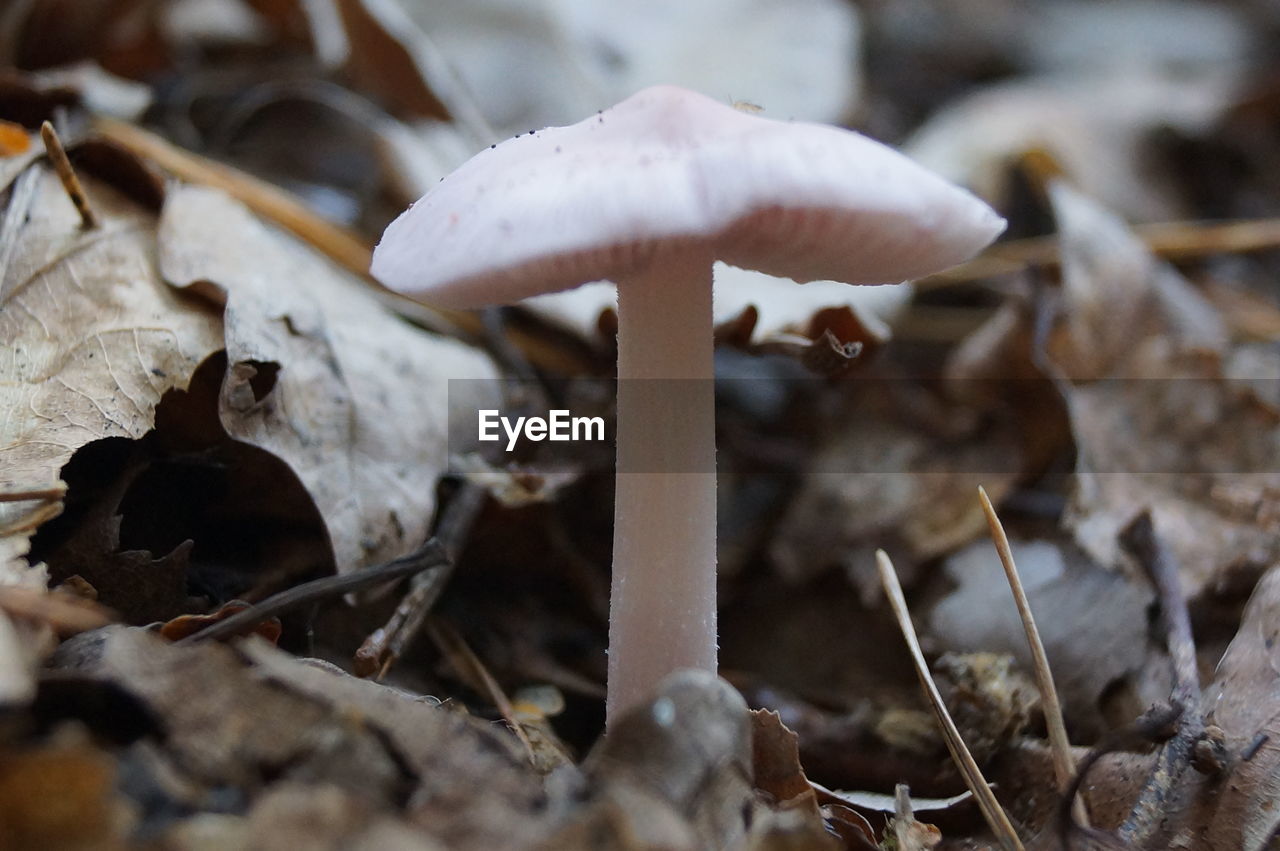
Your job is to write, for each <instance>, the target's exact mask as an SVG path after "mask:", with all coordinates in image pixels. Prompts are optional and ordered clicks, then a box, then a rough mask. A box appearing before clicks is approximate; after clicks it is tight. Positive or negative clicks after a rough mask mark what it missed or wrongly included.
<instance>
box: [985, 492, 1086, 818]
mask: <svg viewBox="0 0 1280 851" xmlns="http://www.w3.org/2000/svg"><path fill="white" fill-rule="evenodd" d="M978 500H979V501H980V502H981V503H982V511H983V513H984V514H986V516H987V525H988V526H989V527H991V540H992V541H994V542H995V545H996V553H997V554H999V556H1000V564H1001V565H1002V566H1003V567H1004V575H1005V578H1006V579H1008V580H1009V590H1010V591H1012V592H1013V602H1014V604H1015V605H1016V606H1017V607H1018V617H1020V618H1022V628H1023V630H1024V631H1025V632H1026V634H1027V646H1028V647H1030V648H1031V661H1032V667H1033V668H1034V669H1035V670H1034V674H1035V678H1036V688H1038V689H1039V691H1040V705H1041V707H1042V708H1043V710H1044V723H1045V728H1046V729H1047V730H1048V731H1049V752H1050V753H1051V754H1052V756H1053V774H1054V779H1055V780H1056V781H1057V783H1058V791H1059V792H1062V793H1063V794H1066V793H1067V792H1068V790H1070V788H1071V781H1072V779H1073V778H1074V777H1075V774H1076V762H1075V759H1074V758H1073V757H1072V756H1071V740H1070V739H1068V738H1067V728H1066V725H1065V724H1064V723H1063V720H1062V704H1061V703H1060V702H1059V701H1058V689H1057V687H1055V686H1054V684H1053V672H1052V671H1051V670H1050V669H1049V657H1048V656H1047V655H1045V652H1044V642H1042V641H1041V640H1040V631H1039V630H1038V629H1036V620H1035V617H1034V616H1032V614H1031V604H1030V603H1028V602H1027V592H1026V591H1025V590H1023V588H1022V578H1021V577H1020V576H1019V575H1018V567H1017V565H1016V564H1014V561H1013V551H1012V550H1011V549H1010V548H1009V537H1008V536H1007V535H1006V534H1005V532H1004V525H1003V524H1002V523H1001V522H1000V518H999V517H998V516H997V515H996V510H995V507H994V506H993V505H992V504H991V498H990V497H988V496H987V491H986V488H984V487H982V486H981V485H979V486H978ZM1072 806H1073V807H1074V813H1075V818H1076V822H1077V823H1078V824H1080V825H1082V826H1085V827H1087V826H1088V825H1089V820H1088V818H1089V817H1088V811H1087V810H1086V808H1085V803H1084V800H1083V799H1082V798H1081V797H1077V798H1076V800H1075V801H1074V802H1073V804H1072Z"/></svg>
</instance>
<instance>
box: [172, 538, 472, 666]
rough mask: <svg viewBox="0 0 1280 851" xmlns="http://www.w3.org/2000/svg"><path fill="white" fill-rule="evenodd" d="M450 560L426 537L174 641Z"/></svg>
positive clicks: (227, 630)
mask: <svg viewBox="0 0 1280 851" xmlns="http://www.w3.org/2000/svg"><path fill="white" fill-rule="evenodd" d="M448 563H449V556H448V554H447V553H446V551H445V548H444V547H443V546H441V544H440V542H439V541H438V540H436V539H435V538H432V539H431V540H429V541H427V542H426V544H424V545H423V546H421V547H419V548H418V549H417V550H416V551H414V552H412V553H409V554H408V555H404V556H401V557H400V558H397V559H392V560H391V561H389V562H386V563H385V564H380V565H377V566H375V567H366V568H364V569H363V570H357V571H354V572H352V573H344V574H341V575H339V576H326V577H324V578H323V579H316V580H314V581H312V582H304V583H303V584H301V585H295V586H294V587H293V588H289V589H287V590H285V591H281V592H280V593H279V594H273V595H271V596H270V597H268V598H267V599H265V600H263V601H262V602H261V603H257V604H255V605H253V606H250V607H249V608H247V609H245V610H244V611H241V612H236V613H235V614H234V615H232V616H231V617H229V618H225V619H224V620H220V621H218V622H217V623H215V624H212V625H210V626H209V627H207V628H206V629H203V630H201V631H200V632H197V633H194V634H192V635H188V636H187V637H186V638H183V639H181V640H179V641H176V642H174V643H175V644H194V643H196V642H199V641H209V640H211V639H217V638H225V637H227V636H230V635H236V634H238V633H241V632H243V631H245V630H247V629H251V628H253V627H255V626H257V625H258V624H260V623H262V622H263V621H265V620H268V619H270V618H273V617H276V616H277V615H280V614H283V613H284V612H287V611H290V610H292V609H296V608H299V607H301V606H306V605H309V604H311V603H315V602H318V601H320V600H324V599H328V598H329V597H336V596H339V595H342V594H348V593H351V592H352V591H359V590H361V589H363V588H368V587H370V586H371V585H380V584H382V583H384V582H392V581H394V580H396V579H402V578H404V577H406V576H412V575H414V574H416V573H421V572H422V571H424V570H428V569H430V568H433V567H440V566H442V565H445V564H448Z"/></svg>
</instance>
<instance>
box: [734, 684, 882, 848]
mask: <svg viewBox="0 0 1280 851" xmlns="http://www.w3.org/2000/svg"><path fill="white" fill-rule="evenodd" d="M751 761H752V768H753V775H754V777H755V785H756V788H757V789H759V790H760V791H761V792H764V793H765V794H766V795H768V796H769V798H770V801H769V803H770V804H771V805H772V807H773V808H774V813H775V814H776V815H778V816H785V817H786V818H785V819H775V820H774V821H773V823H769V824H767V825H766V824H761V823H759V822H758V821H756V820H753V822H752V834H753V836H752V843H753V844H752V845H751V847H752V848H753V849H756V851H765V849H770V848H775V847H776V848H779V849H783V848H787V847H793V846H790V845H788V844H787V843H793V842H797V841H798V840H799V839H801V838H802V837H804V838H806V839H807V841H808V842H809V843H810V844H809V845H808V846H805V847H811V848H813V847H816V848H821V847H823V846H825V845H830V846H832V847H833V848H834V847H837V846H836V843H835V841H834V836H832V835H831V834H829V833H827V831H826V828H825V827H824V825H823V815H824V813H823V810H822V808H821V807H819V806H818V792H817V790H816V789H815V787H814V786H812V785H810V783H809V780H808V778H806V777H805V775H804V769H803V768H801V767H800V746H799V741H798V739H797V737H796V734H795V733H794V732H792V731H791V730H789V729H788V728H787V726H786V725H785V724H783V723H782V719H781V718H780V717H779V715H778V713H777V712H770V711H768V710H764V709H754V710H752V711H751ZM840 821H841V822H842V826H843V827H847V828H849V829H853V830H857V832H858V833H860V834H861V837H860V838H861V839H865V841H866V844H867V847H874V846H875V839H876V837H875V833H874V832H873V831H872V829H871V825H870V824H868V823H867V820H866V819H864V818H862V816H860V815H858V814H857V813H855V812H853V811H852V810H849V811H847V812H842V813H841V818H840ZM806 834H807V836H806ZM784 836H785V842H784V841H783V838H782V837H784Z"/></svg>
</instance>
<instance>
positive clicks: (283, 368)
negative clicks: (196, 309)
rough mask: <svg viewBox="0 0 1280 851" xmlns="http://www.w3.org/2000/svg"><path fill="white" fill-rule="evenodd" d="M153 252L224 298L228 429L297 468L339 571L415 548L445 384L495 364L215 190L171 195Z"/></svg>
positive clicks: (430, 485) (172, 276)
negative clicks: (377, 298) (408, 319)
mask: <svg viewBox="0 0 1280 851" xmlns="http://www.w3.org/2000/svg"><path fill="white" fill-rule="evenodd" d="M159 249H160V267H161V271H162V274H163V275H164V277H165V279H166V280H168V281H169V282H170V283H172V284H173V285H174V286H177V287H180V288H192V289H195V290H198V291H200V292H203V293H207V294H208V293H216V294H217V296H216V297H218V298H221V299H223V300H225V302H226V307H225V311H224V318H225V345H226V350H227V358H228V373H227V376H226V378H225V380H224V383H223V387H222V394H221V404H220V416H221V420H222V424H223V427H224V428H225V429H226V430H227V432H228V434H230V435H231V436H232V437H235V438H237V439H239V440H243V441H245V442H247V443H250V444H252V445H254V446H258V447H260V448H263V449H266V450H268V451H270V452H272V453H273V454H275V455H277V456H278V457H280V458H283V459H284V460H285V461H286V462H287V463H288V464H289V465H290V467H292V468H293V470H294V472H295V473H296V474H297V475H298V478H299V479H300V480H301V481H302V483H303V485H304V486H305V487H306V488H307V491H308V493H310V495H311V496H312V498H313V499H314V500H315V503H316V505H317V507H318V508H319V510H320V513H321V515H322V516H323V518H324V520H325V523H326V525H327V527H328V530H329V535H330V540H331V542H332V545H333V551H334V556H335V559H336V562H337V565H338V569H339V570H352V569H355V568H357V567H360V566H363V565H366V564H371V563H374V562H378V561H383V560H386V559H389V558H393V557H395V556H398V555H401V554H403V553H404V552H406V551H408V550H409V549H411V548H412V547H414V546H416V545H417V544H419V543H420V542H421V541H422V540H423V539H424V538H425V536H426V533H427V529H428V524H429V523H430V520H431V514H432V510H433V506H434V491H435V483H436V480H437V479H438V478H439V476H440V474H441V473H442V472H443V471H444V470H445V467H446V464H447V457H446V455H447V451H448V449H449V447H448V446H447V438H448V428H447V419H448V409H449V404H448V403H449V395H448V391H449V383H448V381H449V379H451V378H473V379H474V378H492V377H496V372H495V370H494V367H493V366H492V364H491V362H490V361H489V360H488V358H486V357H484V356H483V355H481V354H480V353H478V352H477V351H475V350H474V349H471V348H470V347H467V346H465V345H463V344H461V343H458V342H456V341H453V340H449V339H446V338H441V337H435V336H432V335H430V334H427V333H425V332H422V331H419V330H417V329H415V328H412V327H411V326H409V325H408V324H407V323H405V322H403V321H402V320H400V319H399V318H397V317H395V316H393V315H392V314H391V313H389V312H388V311H386V310H385V309H384V308H382V307H380V306H379V305H378V304H377V303H376V302H374V301H373V300H372V299H371V298H370V297H369V296H368V294H367V292H366V291H364V290H363V289H362V285H361V284H360V283H359V282H357V281H355V280H354V279H353V278H351V277H350V276H349V275H348V274H347V273H345V272H342V271H340V270H339V269H337V268H336V267H335V266H333V265H332V264H331V263H329V262H328V261H326V260H324V259H322V258H321V257H320V256H319V255H317V254H315V253H314V252H313V251H311V250H309V249H307V248H305V247H303V246H302V245H300V244H299V243H297V242H296V241H294V240H293V239H292V238H291V237H288V236H285V235H283V234H281V233H279V232H277V231H273V230H271V229H269V228H268V227H267V226H265V225H263V224H262V223H261V222H259V221H258V220H256V219H255V218H254V217H253V216H252V215H251V214H249V212H248V211H247V210H246V209H245V208H244V207H242V206H241V205H240V204H238V203H236V202H235V201H233V200H231V199H230V198H228V197H227V196H226V195H223V194H222V193H220V192H217V191H215V190H211V189H203V188H196V187H181V188H178V189H175V190H173V191H172V192H171V193H170V196H169V199H168V200H167V201H166V203H165V208H164V212H163V214H162V216H161V223H160V234H159ZM476 383H477V384H478V383H479V382H476Z"/></svg>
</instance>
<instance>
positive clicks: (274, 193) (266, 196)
mask: <svg viewBox="0 0 1280 851" xmlns="http://www.w3.org/2000/svg"><path fill="white" fill-rule="evenodd" d="M93 127H94V130H95V131H97V132H98V133H99V134H101V135H102V136H104V137H105V138H107V139H110V140H111V141H112V142H115V143H116V144H118V145H120V146H121V147H123V148H125V149H126V150H128V151H131V152H132V153H133V154H134V155H135V156H138V157H141V158H142V159H144V160H149V161H151V162H153V163H155V164H156V165H158V166H159V167H160V168H162V169H164V170H165V171H168V172H169V173H171V174H173V175H176V176H177V177H179V178H181V179H182V180H185V181H188V182H190V183H199V184H203V185H205V186H213V187H216V188H218V189H221V190H222V191H223V192H226V193H227V194H228V195H230V196H231V197H233V198H235V199H236V200H237V201H240V202H241V203H242V204H244V205H245V206H247V207H248V208H249V209H251V210H253V212H255V213H257V214H258V215H259V216H262V217H263V218H266V219H268V220H270V221H272V222H274V223H275V224H277V225H279V226H280V227H282V228H284V229H285V230H287V231H290V232H291V233H293V234H294V235H295V236H297V237H298V238H300V239H302V240H303V241H304V242H306V243H308V244H309V245H311V246H312V247H314V248H315V249H316V250H318V251H320V252H321V253H323V254H325V255H326V256H328V257H329V259H330V260H333V261H334V262H335V263H337V264H338V265H340V266H342V267H343V268H344V269H346V270H347V271H348V272H351V273H352V274H354V275H357V276H359V277H360V278H362V279H363V280H364V281H365V282H366V283H367V284H368V285H369V287H370V290H371V292H372V294H373V296H374V297H375V298H377V299H378V300H379V301H380V302H381V303H382V304H383V306H385V307H386V308H387V309H389V310H392V311H394V312H396V313H398V314H400V315H401V316H403V317H405V318H407V319H410V320H412V321H414V322H417V323H418V324H420V325H423V326H425V327H427V328H430V329H432V330H436V331H444V332H448V331H452V330H454V329H461V330H462V331H463V332H464V333H466V334H471V335H473V336H474V335H478V334H479V333H480V332H481V324H480V319H479V317H478V316H477V315H476V314H475V313H471V312H468V311H462V310H446V309H444V308H434V307H427V306H426V305H424V304H419V303H418V302H416V301H413V300H412V299H410V298H407V297H405V296H402V295H399V294H398V293H394V292H392V291H391V290H388V289H386V288H385V287H383V286H382V285H381V284H379V283H377V282H376V281H375V280H374V279H373V278H372V277H371V276H370V275H369V263H370V262H371V261H372V259H373V252H372V251H370V250H369V246H367V245H366V244H365V243H363V242H361V241H360V240H359V239H357V238H356V237H354V236H353V235H352V234H351V233H349V232H348V231H346V230H344V229H343V228H340V227H338V226H337V225H335V224H332V223H331V222H329V221H327V220H325V219H323V218H321V217H320V216H318V215H316V214H315V213H313V212H312V211H311V210H309V209H308V208H307V206H306V205H305V204H303V203H302V202H301V201H300V200H298V198H296V197H295V196H293V195H291V194H290V193H288V192H286V191H285V190H283V189H281V188H279V187H277V186H274V185H272V184H270V183H268V182H266V181H265V180H261V179H259V178H257V177H254V176H252V175H250V174H247V173H245V172H243V171H240V170H239V169H236V168H233V167H232V166H229V165H226V164H224V163H219V162H215V161H213V160H210V159H206V158H204V157H201V156H199V155H198V154H194V153H192V152H190V151H186V150H183V149H182V148H179V147H177V146H176V145H173V144H170V143H169V142H168V141H166V140H164V139H162V138H160V137H159V136H157V135H155V134H154V133H149V132H147V131H146V130H143V129H141V128H139V127H135V126H133V125H132V124H129V123H127V122H124V121H118V120H116V119H113V118H107V117H106V116H101V115H99V116H95V117H94V119H93ZM510 334H511V340H512V342H513V343H515V344H516V345H517V346H519V347H520V348H521V350H523V351H524V352H525V354H526V355H528V357H529V360H531V361H532V362H533V363H535V364H537V365H538V366H540V367H543V368H545V369H547V370H550V371H558V372H564V373H573V372H574V371H576V370H577V369H578V364H577V363H576V361H575V360H574V359H573V358H572V357H569V356H568V355H566V354H565V353H564V352H563V351H561V350H560V349H558V348H556V347H554V346H552V345H550V344H549V343H547V342H546V341H545V340H543V339H541V338H539V337H536V336H534V335H532V334H528V333H524V332H521V331H520V330H519V329H515V328H513V329H511V331H510Z"/></svg>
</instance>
